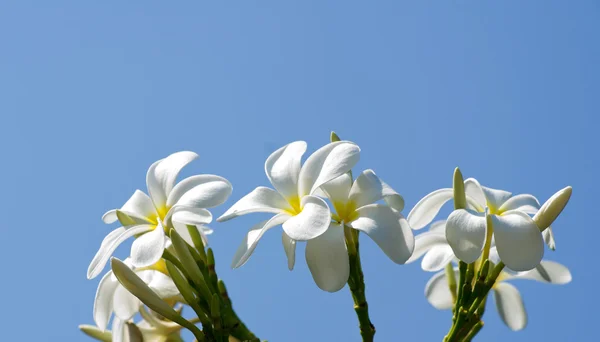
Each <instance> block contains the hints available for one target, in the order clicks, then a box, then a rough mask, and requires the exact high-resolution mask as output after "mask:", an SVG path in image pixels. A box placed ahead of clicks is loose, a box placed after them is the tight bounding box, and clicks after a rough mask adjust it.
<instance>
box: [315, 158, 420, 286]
mask: <svg viewBox="0 0 600 342" xmlns="http://www.w3.org/2000/svg"><path fill="white" fill-rule="evenodd" d="M321 188H322V189H323V191H324V192H325V193H326V194H327V197H328V198H329V199H330V200H331V203H332V204H333V207H334V208H335V213H334V214H333V215H332V218H333V220H334V221H335V222H332V223H331V224H330V226H329V229H327V231H326V232H325V233H324V234H322V235H320V236H318V237H317V238H314V239H312V240H310V241H308V242H307V243H306V253H305V254H306V262H307V263H308V267H309V269H310V271H311V273H312V276H313V279H314V280H315V283H316V284H317V286H319V287H320V288H321V289H323V290H325V291H330V292H335V291H338V290H340V289H341V288H343V287H344V285H345V284H346V283H347V282H348V276H349V273H350V263H349V259H348V252H347V250H346V242H345V239H344V225H347V226H348V227H350V228H353V229H356V230H359V231H361V232H363V233H366V234H367V235H369V236H370V237H371V238H372V239H373V240H374V241H375V243H377V245H379V247H380V248H381V249H382V250H383V252H384V253H385V254H386V255H387V256H388V257H389V258H390V259H392V261H394V262H395V263H397V264H403V263H404V262H406V260H408V258H409V257H410V255H411V254H412V251H413V248H414V236H413V233H412V230H411V229H410V226H409V225H408V222H406V219H405V218H404V217H403V216H402V214H400V211H401V210H402V209H403V208H404V199H403V198H402V196H400V195H399V194H398V193H397V192H396V191H394V190H393V189H392V188H391V187H390V186H389V185H387V184H386V183H384V182H383V181H382V180H381V179H379V178H378V177H377V175H375V173H374V172H373V171H372V170H366V171H363V172H362V173H361V174H360V175H359V176H358V178H356V180H355V181H354V183H353V182H352V177H351V176H350V175H349V174H348V173H346V174H344V175H342V176H340V177H338V178H336V179H334V180H332V181H331V182H328V183H325V184H324V185H323V186H322V187H321ZM382 199H383V200H384V201H385V202H386V203H387V204H388V205H385V204H377V203H375V202H377V201H379V200H382Z"/></svg>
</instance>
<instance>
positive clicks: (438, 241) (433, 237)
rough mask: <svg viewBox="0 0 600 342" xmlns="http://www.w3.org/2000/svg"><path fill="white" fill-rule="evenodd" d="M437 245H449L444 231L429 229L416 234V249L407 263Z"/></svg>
mask: <svg viewBox="0 0 600 342" xmlns="http://www.w3.org/2000/svg"><path fill="white" fill-rule="evenodd" d="M445 227H446V226H445V225H444V230H445ZM437 246H448V241H446V235H444V232H442V233H438V232H432V231H429V232H425V233H422V234H419V235H417V236H415V249H414V250H413V253H412V255H411V256H410V258H409V259H408V260H407V261H406V263H407V264H408V263H411V262H414V261H415V260H417V259H419V258H420V257H422V256H423V255H424V254H425V253H427V252H428V251H429V250H430V249H432V248H434V247H437Z"/></svg>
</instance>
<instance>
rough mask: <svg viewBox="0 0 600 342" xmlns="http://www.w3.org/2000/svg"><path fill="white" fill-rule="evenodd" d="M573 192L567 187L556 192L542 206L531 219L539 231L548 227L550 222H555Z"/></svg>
mask: <svg viewBox="0 0 600 342" xmlns="http://www.w3.org/2000/svg"><path fill="white" fill-rule="evenodd" d="M572 192H573V188H572V187H570V186H567V187H566V188H564V189H562V190H560V191H558V192H557V193H555V194H554V195H552V197H550V199H548V200H547V201H546V203H544V205H542V207H541V208H540V210H538V212H537V213H536V214H535V216H534V217H533V221H534V222H535V224H536V225H537V226H538V227H539V228H540V231H544V230H545V229H546V228H548V227H550V225H551V224H552V222H554V220H556V218H557V217H558V215H560V213H561V212H562V211H563V209H564V208H565V206H566V205H567V203H568V202H569V199H570V198H571V193H572Z"/></svg>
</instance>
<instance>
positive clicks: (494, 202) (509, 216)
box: [408, 178, 554, 271]
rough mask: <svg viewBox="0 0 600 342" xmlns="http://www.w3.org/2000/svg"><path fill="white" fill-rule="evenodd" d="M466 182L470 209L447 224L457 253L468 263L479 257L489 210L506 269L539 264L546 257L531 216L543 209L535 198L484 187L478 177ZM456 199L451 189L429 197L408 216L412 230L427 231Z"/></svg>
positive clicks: (454, 214)
mask: <svg viewBox="0 0 600 342" xmlns="http://www.w3.org/2000/svg"><path fill="white" fill-rule="evenodd" d="M464 183H465V193H466V197H467V203H468V208H467V209H459V210H454V211H453V212H452V213H451V214H450V216H449V217H448V220H447V222H446V232H445V233H446V239H447V241H448V243H449V244H450V246H451V247H452V250H453V252H454V254H455V255H456V256H457V257H458V258H459V259H460V260H462V261H464V262H467V263H471V262H474V261H475V260H477V258H479V256H480V254H481V251H482V249H483V247H484V243H485V237H486V219H485V213H486V210H487V213H488V214H490V215H491V217H492V222H493V238H494V240H495V244H496V246H497V247H498V253H499V254H500V257H501V259H502V261H503V262H504V263H505V264H506V266H507V267H509V268H510V269H513V270H515V271H527V270H530V269H533V268H534V267H535V266H536V265H537V264H539V262H540V261H541V260H542V257H543V255H544V239H543V237H542V234H541V233H540V229H539V227H538V226H537V225H536V224H535V222H534V221H533V220H532V218H531V217H530V216H529V215H530V214H535V213H536V212H537V211H538V210H539V208H540V203H539V201H538V200H537V199H536V198H535V197H534V196H532V195H528V194H522V195H516V196H512V194H511V193H510V192H507V191H503V190H496V189H491V188H487V187H484V186H481V185H480V184H479V182H478V181H477V180H475V179H474V178H469V179H467V180H465V182H464ZM452 197H453V190H452V189H450V188H448V189H440V190H436V191H434V192H432V193H430V194H428V195H427V196H425V197H424V198H423V199H422V200H421V201H419V203H417V204H416V205H415V207H414V208H413V210H411V212H410V213H409V215H408V222H409V224H410V225H411V227H413V229H421V228H423V227H424V226H425V225H427V224H428V223H429V222H431V220H433V218H434V217H435V216H436V215H437V213H438V212H439V211H440V209H441V207H442V206H443V205H444V204H445V203H447V202H448V201H449V200H450V199H452ZM548 229H550V228H548ZM546 234H548V235H547V236H548V238H547V242H548V243H549V246H550V247H551V248H553V247H554V240H553V238H552V233H551V231H550V232H548V233H546Z"/></svg>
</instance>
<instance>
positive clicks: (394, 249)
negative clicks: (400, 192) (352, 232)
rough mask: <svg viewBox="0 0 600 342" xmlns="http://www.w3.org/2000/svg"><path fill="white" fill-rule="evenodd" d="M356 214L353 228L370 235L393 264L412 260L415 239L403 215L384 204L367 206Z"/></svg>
mask: <svg viewBox="0 0 600 342" xmlns="http://www.w3.org/2000/svg"><path fill="white" fill-rule="evenodd" d="M356 213H357V214H358V218H357V219H356V220H354V221H352V222H350V223H349V225H350V226H351V227H352V228H354V229H358V230H360V231H362V232H363V233H366V234H367V235H369V237H370V238H371V239H373V241H375V243H377V245H378V246H379V248H381V250H383V252H384V253H385V254H386V255H387V256H388V257H389V258H390V259H392V261H393V262H395V263H397V264H404V263H405V262H406V261H407V260H408V259H409V258H410V256H411V254H412V253H413V250H414V248H415V238H414V236H413V233H412V230H411V229H410V226H409V225H408V222H407V221H406V219H405V218H404V216H402V214H400V213H399V212H397V211H394V210H393V209H392V208H390V207H388V206H386V205H383V204H369V205H365V206H363V207H361V208H359V209H358V210H356Z"/></svg>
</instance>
